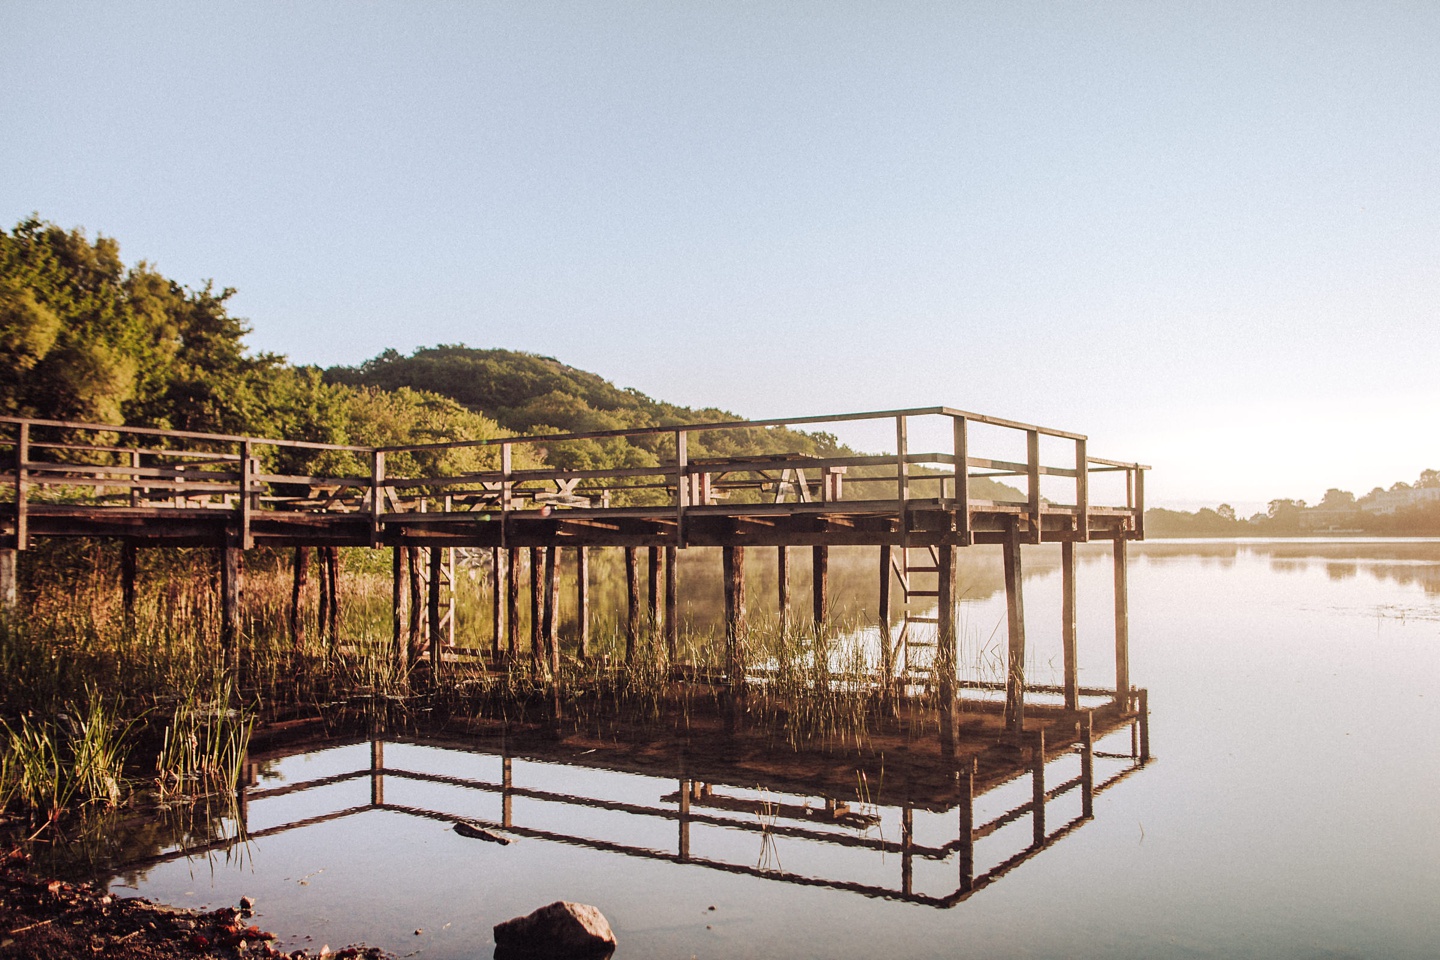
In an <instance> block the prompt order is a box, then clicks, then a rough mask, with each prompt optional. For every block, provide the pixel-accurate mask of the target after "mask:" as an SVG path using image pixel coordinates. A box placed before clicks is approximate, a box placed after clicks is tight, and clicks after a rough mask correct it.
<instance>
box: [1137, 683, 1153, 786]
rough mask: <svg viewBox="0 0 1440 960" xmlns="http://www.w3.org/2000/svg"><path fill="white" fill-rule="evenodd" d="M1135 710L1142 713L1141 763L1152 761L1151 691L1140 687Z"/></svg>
mask: <svg viewBox="0 0 1440 960" xmlns="http://www.w3.org/2000/svg"><path fill="white" fill-rule="evenodd" d="M1135 710H1136V712H1137V713H1139V714H1140V765H1141V766H1144V765H1145V764H1147V763H1149V762H1150V691H1149V690H1147V689H1145V688H1144V687H1141V688H1140V693H1139V697H1138V702H1137V704H1136V706H1135Z"/></svg>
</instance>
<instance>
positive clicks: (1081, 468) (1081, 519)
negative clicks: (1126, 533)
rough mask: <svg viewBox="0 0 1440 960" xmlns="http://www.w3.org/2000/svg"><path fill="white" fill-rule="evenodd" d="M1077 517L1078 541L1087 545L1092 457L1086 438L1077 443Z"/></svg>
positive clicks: (1079, 439)
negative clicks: (1087, 450) (1088, 450)
mask: <svg viewBox="0 0 1440 960" xmlns="http://www.w3.org/2000/svg"><path fill="white" fill-rule="evenodd" d="M1075 516H1076V518H1077V519H1078V522H1077V523H1076V525H1075V532H1076V539H1077V540H1079V541H1080V542H1081V543H1085V542H1086V541H1088V540H1089V539H1090V455H1089V453H1088V452H1086V447H1085V438H1084V437H1080V438H1078V439H1077V440H1076V441H1075Z"/></svg>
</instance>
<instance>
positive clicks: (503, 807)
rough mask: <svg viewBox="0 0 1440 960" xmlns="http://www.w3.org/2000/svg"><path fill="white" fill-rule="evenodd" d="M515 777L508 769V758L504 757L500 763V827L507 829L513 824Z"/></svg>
mask: <svg viewBox="0 0 1440 960" xmlns="http://www.w3.org/2000/svg"><path fill="white" fill-rule="evenodd" d="M514 789H515V776H514V773H513V772H512V771H511V769H510V758H509V757H505V758H503V759H502V760H501V761H500V826H502V827H509V826H511V825H513V824H514V822H515V817H514V795H513V793H512V791H514Z"/></svg>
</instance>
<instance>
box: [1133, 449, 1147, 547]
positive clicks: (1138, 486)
mask: <svg viewBox="0 0 1440 960" xmlns="http://www.w3.org/2000/svg"><path fill="white" fill-rule="evenodd" d="M1135 536H1136V538H1137V539H1140V540H1144V539H1145V470H1144V468H1142V467H1140V466H1139V465H1138V464H1137V465H1136V466H1135Z"/></svg>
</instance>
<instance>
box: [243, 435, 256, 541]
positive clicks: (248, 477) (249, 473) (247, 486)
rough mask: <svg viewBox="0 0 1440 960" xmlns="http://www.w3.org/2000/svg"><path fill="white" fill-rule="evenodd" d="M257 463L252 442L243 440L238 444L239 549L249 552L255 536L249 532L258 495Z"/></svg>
mask: <svg viewBox="0 0 1440 960" xmlns="http://www.w3.org/2000/svg"><path fill="white" fill-rule="evenodd" d="M258 466H259V461H257V460H256V459H255V444H254V441H251V440H245V441H243V442H241V444H240V549H242V550H249V549H251V548H253V547H254V546H255V535H254V534H252V533H251V532H250V523H251V520H252V519H253V516H254V513H255V504H256V498H257V497H259V495H260V492H259V491H260V487H259V483H258V482H257V481H256V480H255V474H256V473H258V472H259V470H258V469H257V468H258Z"/></svg>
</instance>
